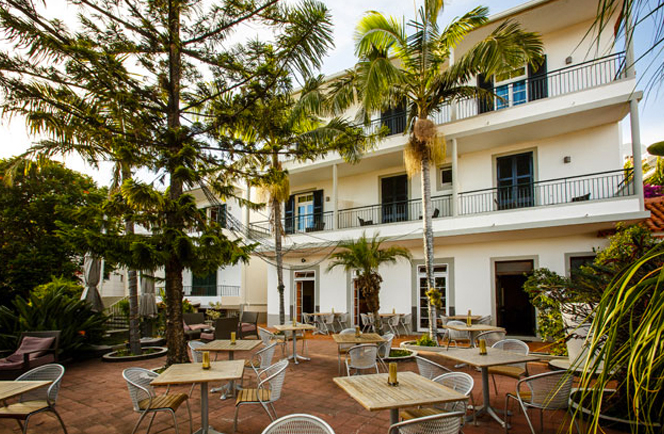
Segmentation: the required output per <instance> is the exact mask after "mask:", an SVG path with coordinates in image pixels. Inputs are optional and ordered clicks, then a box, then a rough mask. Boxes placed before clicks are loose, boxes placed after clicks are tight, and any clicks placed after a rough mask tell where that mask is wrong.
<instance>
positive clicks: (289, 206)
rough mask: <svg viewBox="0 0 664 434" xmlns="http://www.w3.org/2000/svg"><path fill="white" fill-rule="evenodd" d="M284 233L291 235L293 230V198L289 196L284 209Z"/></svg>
mask: <svg viewBox="0 0 664 434" xmlns="http://www.w3.org/2000/svg"><path fill="white" fill-rule="evenodd" d="M284 209H285V211H284V231H286V233H287V234H292V233H293V231H294V229H295V224H294V223H295V196H294V195H292V194H291V196H290V197H289V198H288V201H286V204H285V207H284Z"/></svg>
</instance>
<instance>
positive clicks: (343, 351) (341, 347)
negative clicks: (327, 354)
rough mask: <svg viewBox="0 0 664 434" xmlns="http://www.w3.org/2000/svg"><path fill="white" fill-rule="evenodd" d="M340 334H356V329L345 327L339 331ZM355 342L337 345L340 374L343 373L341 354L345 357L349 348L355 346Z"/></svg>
mask: <svg viewBox="0 0 664 434" xmlns="http://www.w3.org/2000/svg"><path fill="white" fill-rule="evenodd" d="M339 334H340V335H354V334H355V329H354V328H347V329H343V330H341V331H340V332H339ZM354 346H355V344H339V345H338V346H337V347H338V348H337V367H338V368H339V375H341V356H342V355H343V356H344V358H345V356H346V354H348V350H350V349H351V348H353V347H354Z"/></svg>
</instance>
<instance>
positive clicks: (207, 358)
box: [203, 351, 210, 369]
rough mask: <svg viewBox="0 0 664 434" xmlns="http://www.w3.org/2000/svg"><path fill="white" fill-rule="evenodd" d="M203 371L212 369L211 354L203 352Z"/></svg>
mask: <svg viewBox="0 0 664 434" xmlns="http://www.w3.org/2000/svg"><path fill="white" fill-rule="evenodd" d="M203 369H210V352H209V351H203Z"/></svg>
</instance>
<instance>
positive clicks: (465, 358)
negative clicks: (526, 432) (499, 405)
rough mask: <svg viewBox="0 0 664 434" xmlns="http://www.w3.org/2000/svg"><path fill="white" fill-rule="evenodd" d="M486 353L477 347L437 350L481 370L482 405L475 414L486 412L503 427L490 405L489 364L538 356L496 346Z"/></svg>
mask: <svg viewBox="0 0 664 434" xmlns="http://www.w3.org/2000/svg"><path fill="white" fill-rule="evenodd" d="M486 350H487V354H485V355H481V354H480V352H479V350H478V349H477V348H464V349H460V348H455V349H451V350H447V351H437V353H438V354H440V355H441V356H442V357H446V358H448V359H451V360H454V361H456V362H461V363H466V364H468V365H472V366H475V367H477V368H480V369H481V370H482V401H483V402H482V406H481V407H475V410H476V416H481V415H482V414H484V413H487V414H488V415H490V416H491V417H492V418H494V419H495V420H496V421H497V422H498V423H500V424H501V425H502V426H503V427H504V426H505V421H503V420H502V419H501V418H500V416H498V414H497V413H496V409H494V408H493V407H491V399H490V395H491V393H490V389H489V368H490V367H491V366H500V365H511V364H513V363H527V362H535V361H537V360H539V357H535V356H530V355H526V354H518V353H512V352H509V351H503V350H499V349H497V348H487V349H486Z"/></svg>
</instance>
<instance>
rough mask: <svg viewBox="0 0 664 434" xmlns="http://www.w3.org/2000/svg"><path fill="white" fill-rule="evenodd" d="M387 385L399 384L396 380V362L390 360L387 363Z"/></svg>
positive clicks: (394, 385)
mask: <svg viewBox="0 0 664 434" xmlns="http://www.w3.org/2000/svg"><path fill="white" fill-rule="evenodd" d="M387 385H388V386H392V387H396V386H398V385H399V382H398V381H397V364H396V362H390V364H389V374H388V375H387Z"/></svg>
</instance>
